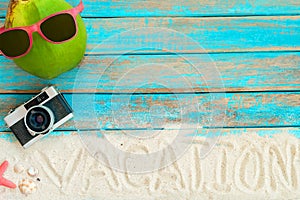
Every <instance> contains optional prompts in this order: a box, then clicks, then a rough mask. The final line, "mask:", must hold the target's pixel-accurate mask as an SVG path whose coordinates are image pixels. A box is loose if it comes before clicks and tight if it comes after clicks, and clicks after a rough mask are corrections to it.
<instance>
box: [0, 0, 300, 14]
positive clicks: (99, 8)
mask: <svg viewBox="0 0 300 200" xmlns="http://www.w3.org/2000/svg"><path fill="white" fill-rule="evenodd" d="M67 2H69V3H70V4H72V5H73V6H75V5H77V4H78V2H79V0H67ZM7 4H8V1H7V0H1V1H0V16H1V17H3V16H5V11H6V9H7ZM84 5H85V10H84V12H83V13H82V15H83V16H85V17H129V16H131V17H136V16H137V17H141V16H147V17H151V16H237V15H282V14H284V15H293V14H299V13H300V3H299V1H298V0H289V1H284V0H265V1H263V0H258V1H251V0H243V1H241V0H226V1H222V0H210V1H209V0H201V1H194V0H184V1H174V0H164V1H159V0H147V1H140V0H131V1H124V0H118V1H112V0H108V1H84Z"/></svg>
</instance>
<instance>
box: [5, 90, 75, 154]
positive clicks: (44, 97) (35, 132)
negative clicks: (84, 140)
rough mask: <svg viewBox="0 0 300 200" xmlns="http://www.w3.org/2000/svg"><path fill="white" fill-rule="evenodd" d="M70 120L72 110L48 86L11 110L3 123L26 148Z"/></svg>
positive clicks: (56, 92)
mask: <svg viewBox="0 0 300 200" xmlns="http://www.w3.org/2000/svg"><path fill="white" fill-rule="evenodd" d="M71 118H73V111H72V108H71V107H70V105H69V104H68V102H67V101H66V99H65V98H64V96H63V95H62V94H61V93H59V92H58V91H57V90H56V89H55V88H54V87H53V86H50V87H46V88H44V89H43V90H42V91H41V93H39V94H38V95H36V96H35V97H33V98H32V99H31V100H29V101H27V102H26V103H24V104H23V105H21V106H19V107H17V108H16V109H15V110H12V111H11V112H10V113H9V114H8V115H7V116H6V117H5V118H4V121H5V122H6V124H7V125H8V127H9V128H10V129H11V130H12V132H13V133H14V135H15V136H16V138H17V139H18V140H19V142H20V143H21V145H22V146H23V147H24V148H28V147H29V146H31V145H32V144H33V143H35V142H36V141H38V140H39V139H41V138H42V137H44V136H46V135H47V134H48V133H50V132H51V131H53V130H54V129H56V128H58V127H59V126H61V125H62V124H64V123H65V122H67V121H68V120H70V119H71Z"/></svg>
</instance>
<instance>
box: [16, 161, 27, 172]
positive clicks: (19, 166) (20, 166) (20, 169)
mask: <svg viewBox="0 0 300 200" xmlns="http://www.w3.org/2000/svg"><path fill="white" fill-rule="evenodd" d="M24 169H25V168H24V166H23V165H22V164H21V163H17V164H16V165H15V166H14V172H15V173H17V174H20V173H22V172H23V171H24Z"/></svg>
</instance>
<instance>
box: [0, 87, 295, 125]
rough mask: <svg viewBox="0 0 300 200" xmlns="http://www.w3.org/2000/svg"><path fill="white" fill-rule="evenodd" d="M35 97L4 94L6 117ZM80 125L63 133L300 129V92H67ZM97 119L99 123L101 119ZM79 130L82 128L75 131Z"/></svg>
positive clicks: (0, 122)
mask: <svg viewBox="0 0 300 200" xmlns="http://www.w3.org/2000/svg"><path fill="white" fill-rule="evenodd" d="M31 96H32V95H25V94H24V95H20V94H11V95H9V94H2V95H0V99H1V100H0V101H1V108H0V116H1V117H0V131H7V129H6V127H5V125H4V121H3V118H4V116H6V115H7V112H8V111H9V110H10V108H14V107H16V106H18V105H19V104H21V103H23V102H24V100H25V99H29V98H30V97H31ZM65 96H66V99H67V100H68V102H69V103H70V104H71V105H72V107H73V109H74V110H75V122H76V124H74V121H71V122H68V123H67V124H65V125H64V126H62V127H61V128H60V129H61V130H77V129H80V130H90V129H97V128H99V129H140V128H156V129H160V128H165V129H174V128H181V127H178V126H177V125H178V124H184V126H183V127H186V126H185V125H186V124H188V126H187V127H190V128H194V127H196V126H197V125H200V126H204V127H209V128H212V127H216V126H220V123H217V122H219V121H221V120H224V124H221V125H222V126H224V127H272V126H289V127H292V126H300V120H299V119H300V92H285V93H283V92H280V93H271V92H270V93H269V92H268V93H233V94H232V93H231V94H226V95H225V94H143V95H141V94H139V95H121V94H118V95H109V94H66V95H65ZM95 119H97V120H98V121H97V120H96V121H95ZM75 126H76V128H75Z"/></svg>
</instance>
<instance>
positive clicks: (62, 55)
mask: <svg viewBox="0 0 300 200" xmlns="http://www.w3.org/2000/svg"><path fill="white" fill-rule="evenodd" d="M78 2H79V1H78ZM70 8H72V6H71V5H70V4H68V3H67V2H66V1H65V0H55V1H53V0H10V3H9V6H8V11H7V16H6V20H5V28H12V27H20V26H29V25H32V24H34V23H36V22H38V21H40V20H41V19H43V18H45V17H47V16H49V15H51V14H53V13H56V12H59V11H63V10H68V9H70ZM76 21H77V25H78V33H77V35H76V36H75V37H74V38H73V39H72V40H69V41H67V42H64V43H61V44H53V43H50V42H47V41H46V40H44V39H43V38H42V37H41V36H40V35H39V34H38V33H37V32H35V33H33V45H32V49H31V51H30V52H29V53H28V54H27V55H26V56H23V57H21V58H17V59H14V60H13V61H14V62H15V63H16V65H18V66H19V67H20V68H22V69H23V70H25V71H27V72H29V73H30V74H33V75H35V76H38V77H40V78H44V79H52V78H55V77H57V76H59V75H60V74H62V73H64V72H66V71H69V70H71V69H73V68H74V67H76V66H77V65H78V64H79V63H80V61H81V60H82V58H83V56H84V52H85V49H86V40H87V35H86V28H85V25H84V22H83V20H82V18H81V17H80V15H78V16H77V17H76ZM54 31H55V30H54Z"/></svg>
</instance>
